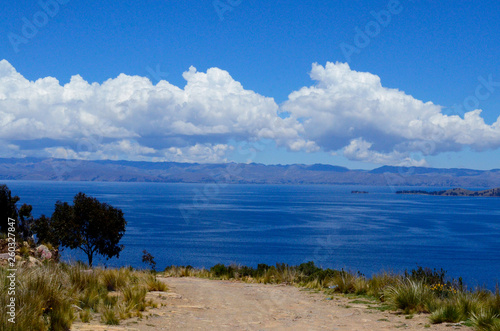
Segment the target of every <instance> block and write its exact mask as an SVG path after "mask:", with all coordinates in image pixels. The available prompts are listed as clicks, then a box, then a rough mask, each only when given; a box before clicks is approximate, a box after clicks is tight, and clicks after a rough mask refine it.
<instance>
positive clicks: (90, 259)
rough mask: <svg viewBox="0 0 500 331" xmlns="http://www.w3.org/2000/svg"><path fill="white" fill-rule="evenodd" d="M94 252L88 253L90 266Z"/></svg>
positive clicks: (90, 265) (90, 266)
mask: <svg viewBox="0 0 500 331" xmlns="http://www.w3.org/2000/svg"><path fill="white" fill-rule="evenodd" d="M93 255H94V252H92V251H91V252H89V253H87V257H88V258H89V268H92V258H93Z"/></svg>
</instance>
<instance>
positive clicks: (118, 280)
mask: <svg viewBox="0 0 500 331" xmlns="http://www.w3.org/2000/svg"><path fill="white" fill-rule="evenodd" d="M129 278H130V270H129V269H125V268H120V269H106V270H102V271H101V281H102V284H103V285H104V286H106V288H107V289H108V291H116V290H118V289H120V288H121V287H123V286H125V285H126V284H127V281H128V280H129Z"/></svg>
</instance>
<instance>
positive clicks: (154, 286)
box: [146, 274, 168, 292]
mask: <svg viewBox="0 0 500 331" xmlns="http://www.w3.org/2000/svg"><path fill="white" fill-rule="evenodd" d="M146 286H147V287H148V291H162V292H164V291H166V290H168V288H167V284H165V283H164V282H162V281H159V280H158V279H157V278H156V276H154V275H151V274H149V275H147V276H146Z"/></svg>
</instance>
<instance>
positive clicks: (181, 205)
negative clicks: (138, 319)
mask: <svg viewBox="0 0 500 331" xmlns="http://www.w3.org/2000/svg"><path fill="white" fill-rule="evenodd" d="M2 183H6V184H7V185H8V186H9V188H10V189H11V190H12V192H13V194H15V195H18V196H20V197H21V201H20V203H21V204H22V203H28V204H31V205H33V208H34V212H33V214H34V216H35V217H37V216H39V215H40V214H42V213H44V214H46V215H51V214H52V212H53V211H54V204H55V202H56V201H57V200H61V201H68V202H71V201H72V199H73V197H74V196H75V194H76V193H78V192H80V191H82V192H85V193H86V194H88V195H91V196H93V197H96V198H98V199H99V200H100V201H101V202H107V203H109V204H111V205H113V206H114V207H118V208H121V209H122V210H123V212H124V214H125V218H126V220H127V222H128V224H127V231H126V234H125V235H124V237H123V238H122V241H121V243H122V244H124V245H125V249H124V250H123V252H122V253H121V254H120V258H119V259H116V258H115V259H111V260H108V261H106V260H104V259H98V260H97V263H101V264H106V265H108V266H122V265H131V266H134V267H144V265H143V264H142V263H141V257H142V250H144V249H146V250H147V251H149V252H150V253H151V254H153V255H154V256H155V258H156V261H157V264H158V269H159V270H163V268H165V267H166V266H167V265H172V264H174V265H192V266H195V267H203V266H204V267H210V266H213V265H214V264H217V263H224V264H230V263H236V264H242V265H250V266H256V265H257V264H258V263H266V264H274V263H276V262H284V263H288V264H293V265H295V264H300V263H303V262H307V261H314V262H316V264H317V265H320V266H323V267H330V268H346V269H350V270H353V271H358V270H359V271H361V272H362V273H364V274H366V275H370V274H372V273H374V272H378V271H381V270H387V271H396V272H400V271H403V270H405V269H412V268H415V267H416V266H417V265H421V266H427V267H431V268H438V269H440V268H444V269H445V270H447V271H448V274H449V275H450V276H454V277H458V276H462V277H463V278H464V280H465V281H466V282H467V283H468V284H470V285H476V284H485V283H486V284H487V285H488V287H490V288H491V287H493V286H494V284H495V283H496V282H498V281H500V208H499V207H500V199H498V198H480V197H475V198H471V197H435V196H434V197H433V196H422V195H396V194H394V189H393V188H390V187H366V186H327V185H325V186H323V185H304V186H286V185H281V186H280V185H223V184H222V185H217V184H164V183H101V182H35V181H29V182H28V181H3V182H2ZM397 189H398V190H399V189H419V188H415V187H411V188H406V187H400V188H397ZM434 189H436V190H438V189H447V188H432V189H431V190H434ZM352 190H363V191H369V192H370V194H351V191H352ZM63 258H64V259H67V260H68V259H73V260H74V259H81V260H83V261H86V257H85V256H84V255H82V254H80V253H78V252H77V251H68V250H66V251H64V252H63Z"/></svg>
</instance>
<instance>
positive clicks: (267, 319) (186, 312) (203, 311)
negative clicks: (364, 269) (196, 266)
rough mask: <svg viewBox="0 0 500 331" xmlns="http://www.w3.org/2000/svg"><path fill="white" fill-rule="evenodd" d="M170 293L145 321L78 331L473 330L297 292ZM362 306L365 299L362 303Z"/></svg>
mask: <svg viewBox="0 0 500 331" xmlns="http://www.w3.org/2000/svg"><path fill="white" fill-rule="evenodd" d="M162 280H163V281H165V282H166V283H167V284H168V286H169V289H170V290H169V291H168V293H152V294H150V296H151V297H152V298H154V299H155V300H156V301H157V302H161V303H162V304H163V305H162V306H161V307H159V308H156V309H151V310H150V311H149V313H150V314H152V315H151V316H149V317H148V318H147V319H146V318H144V319H142V320H140V321H137V319H131V320H127V321H123V322H122V324H121V325H120V326H117V327H97V326H96V325H89V324H86V325H85V324H81V323H76V324H75V326H74V328H73V330H94V331H96V330H104V329H106V330H350V331H354V330H377V331H378V330H381V331H382V330H401V329H405V330H453V329H460V330H472V329H470V328H467V327H464V326H455V325H450V324H442V325H431V326H430V328H429V326H428V325H427V327H425V326H426V324H429V322H428V317H427V316H423V315H415V316H414V317H413V318H411V319H406V318H405V316H404V315H397V314H394V313H390V312H381V311H379V310H374V309H368V308H367V307H368V306H369V304H364V303H353V301H355V299H353V298H345V297H341V296H335V298H334V300H327V299H326V298H327V297H326V296H325V295H324V294H322V293H311V292H310V291H304V290H301V289H299V288H296V287H293V286H279V285H262V284H246V283H242V282H231V281H218V280H207V279H199V278H163V279H162ZM358 300H359V299H358Z"/></svg>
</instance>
